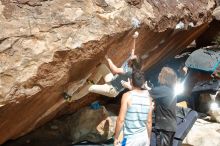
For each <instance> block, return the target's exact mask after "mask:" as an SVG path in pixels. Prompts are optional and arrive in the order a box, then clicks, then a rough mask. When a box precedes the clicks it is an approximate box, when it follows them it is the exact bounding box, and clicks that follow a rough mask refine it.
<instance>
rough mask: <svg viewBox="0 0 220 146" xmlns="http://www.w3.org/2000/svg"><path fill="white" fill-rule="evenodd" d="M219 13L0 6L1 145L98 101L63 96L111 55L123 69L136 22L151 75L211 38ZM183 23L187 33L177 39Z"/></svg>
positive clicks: (145, 5) (147, 6) (148, 7)
mask: <svg viewBox="0 0 220 146" xmlns="http://www.w3.org/2000/svg"><path fill="white" fill-rule="evenodd" d="M214 7H215V2H214V0H197V1H193V2H192V1H191V0H178V1H175V0H173V1H170V3H169V2H167V1H165V0H164V1H160V2H158V1H155V0H144V1H141V0H139V1H138V0H137V1H136V2H132V1H129V0H87V1H81V0H73V1H69V0H51V1H38V0H17V1H12V0H1V1H0V12H1V13H0V30H1V33H0V113H1V114H0V129H1V130H0V144H2V143H4V142H5V141H7V140H9V139H15V138H17V137H19V136H22V135H24V134H26V133H27V132H29V131H31V130H33V129H34V128H36V127H38V126H40V125H42V124H44V123H45V122H47V121H49V120H51V119H52V118H54V117H56V116H57V115H60V114H63V113H65V112H69V111H76V110H77V109H79V108H80V107H82V106H84V105H86V104H88V103H90V102H92V101H94V100H95V99H96V96H97V95H95V94H90V95H88V96H86V97H84V98H82V99H80V100H79V101H76V102H73V103H71V104H68V103H66V102H65V101H64V100H63V97H62V93H63V91H64V90H65V89H66V88H67V87H68V85H69V84H73V85H75V88H76V89H77V88H78V87H79V86H81V85H82V84H83V83H84V81H85V78H86V77H87V76H88V75H89V74H90V73H92V72H93V71H94V68H95V66H96V65H97V64H99V63H100V62H103V61H104V55H105V54H108V55H109V56H110V58H112V59H113V60H114V62H115V63H116V64H117V65H120V64H121V63H122V62H123V61H124V60H125V59H126V58H127V57H128V54H129V50H130V49H131V43H132V39H131V35H132V33H133V31H132V26H131V23H130V22H131V19H132V18H137V19H138V20H140V22H141V27H140V28H139V32H140V37H139V38H138V39H137V45H136V46H137V50H136V51H137V54H138V55H140V54H141V57H142V58H143V59H144V62H145V64H144V69H148V68H150V67H152V66H153V65H156V64H157V63H159V62H160V61H163V60H164V59H166V58H167V57H169V56H173V55H175V54H176V53H178V52H181V51H182V50H183V48H184V47H185V46H187V45H188V44H190V43H191V42H192V41H193V40H194V39H195V38H197V37H198V36H199V35H200V34H201V33H202V32H203V31H205V30H206V28H207V27H208V23H209V22H210V21H211V20H212V16H211V14H212V10H213V9H214ZM180 20H181V22H183V23H184V24H185V25H184V30H180V31H176V30H175V31H174V30H173V28H175V26H176V24H177V23H179V22H180ZM190 23H191V24H192V23H193V24H194V26H193V28H189V26H188V25H189V24H190Z"/></svg>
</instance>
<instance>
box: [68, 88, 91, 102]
mask: <svg viewBox="0 0 220 146" xmlns="http://www.w3.org/2000/svg"><path fill="white" fill-rule="evenodd" d="M90 86H91V85H89V84H86V85H84V86H83V87H82V88H81V89H78V90H79V91H78V92H77V91H76V92H74V93H73V95H72V96H71V97H70V98H69V99H68V101H69V102H71V101H74V100H78V99H80V98H82V97H84V96H86V95H87V94H88V93H89V87H90Z"/></svg>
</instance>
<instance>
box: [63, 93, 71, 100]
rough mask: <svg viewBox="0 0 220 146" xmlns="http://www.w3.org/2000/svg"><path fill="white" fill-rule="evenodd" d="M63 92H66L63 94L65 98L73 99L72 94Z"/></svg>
mask: <svg viewBox="0 0 220 146" xmlns="http://www.w3.org/2000/svg"><path fill="white" fill-rule="evenodd" d="M63 94H64V95H63V98H64V99H65V100H70V99H71V96H70V95H69V94H68V93H66V92H64V93H63Z"/></svg>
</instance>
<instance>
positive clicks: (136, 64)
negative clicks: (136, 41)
mask: <svg viewBox="0 0 220 146" xmlns="http://www.w3.org/2000/svg"><path fill="white" fill-rule="evenodd" d="M129 63H130V66H131V68H132V70H141V66H142V61H141V59H140V58H139V57H135V58H134V59H130V60H129Z"/></svg>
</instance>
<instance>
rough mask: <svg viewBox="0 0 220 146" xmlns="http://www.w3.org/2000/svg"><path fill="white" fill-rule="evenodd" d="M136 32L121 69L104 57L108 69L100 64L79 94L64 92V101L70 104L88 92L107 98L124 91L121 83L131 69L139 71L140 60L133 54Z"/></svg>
mask: <svg viewBox="0 0 220 146" xmlns="http://www.w3.org/2000/svg"><path fill="white" fill-rule="evenodd" d="M138 35H139V34H138V32H137V31H136V32H135V33H134V34H133V36H132V37H133V48H132V50H131V55H130V57H129V58H128V59H127V60H126V61H125V63H124V64H123V65H122V67H120V68H119V67H117V66H116V65H115V64H114V63H113V62H112V60H111V59H110V58H109V57H108V56H107V55H106V56H105V58H106V60H107V62H108V64H109V67H110V69H109V68H108V67H107V66H106V65H105V64H100V65H99V66H98V67H97V68H96V72H95V73H93V74H92V75H91V76H90V77H89V79H87V82H86V85H84V86H83V87H82V88H81V89H80V90H79V92H74V93H73V94H71V93H68V92H66V93H65V95H64V99H66V100H67V101H69V102H71V101H73V100H78V99H80V98H82V97H84V96H85V95H87V94H88V93H89V92H93V93H97V94H101V95H105V96H108V97H116V96H117V95H118V94H119V93H120V92H121V91H123V90H124V88H125V87H124V86H123V83H124V82H123V81H128V78H130V77H131V74H132V68H136V69H140V68H141V64H140V59H139V58H138V57H137V56H136V55H135V54H134V52H135V39H136V38H137V37H138ZM113 74H116V75H113ZM101 77H103V78H104V81H105V84H102V85H97V83H98V81H99V80H100V79H101Z"/></svg>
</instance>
